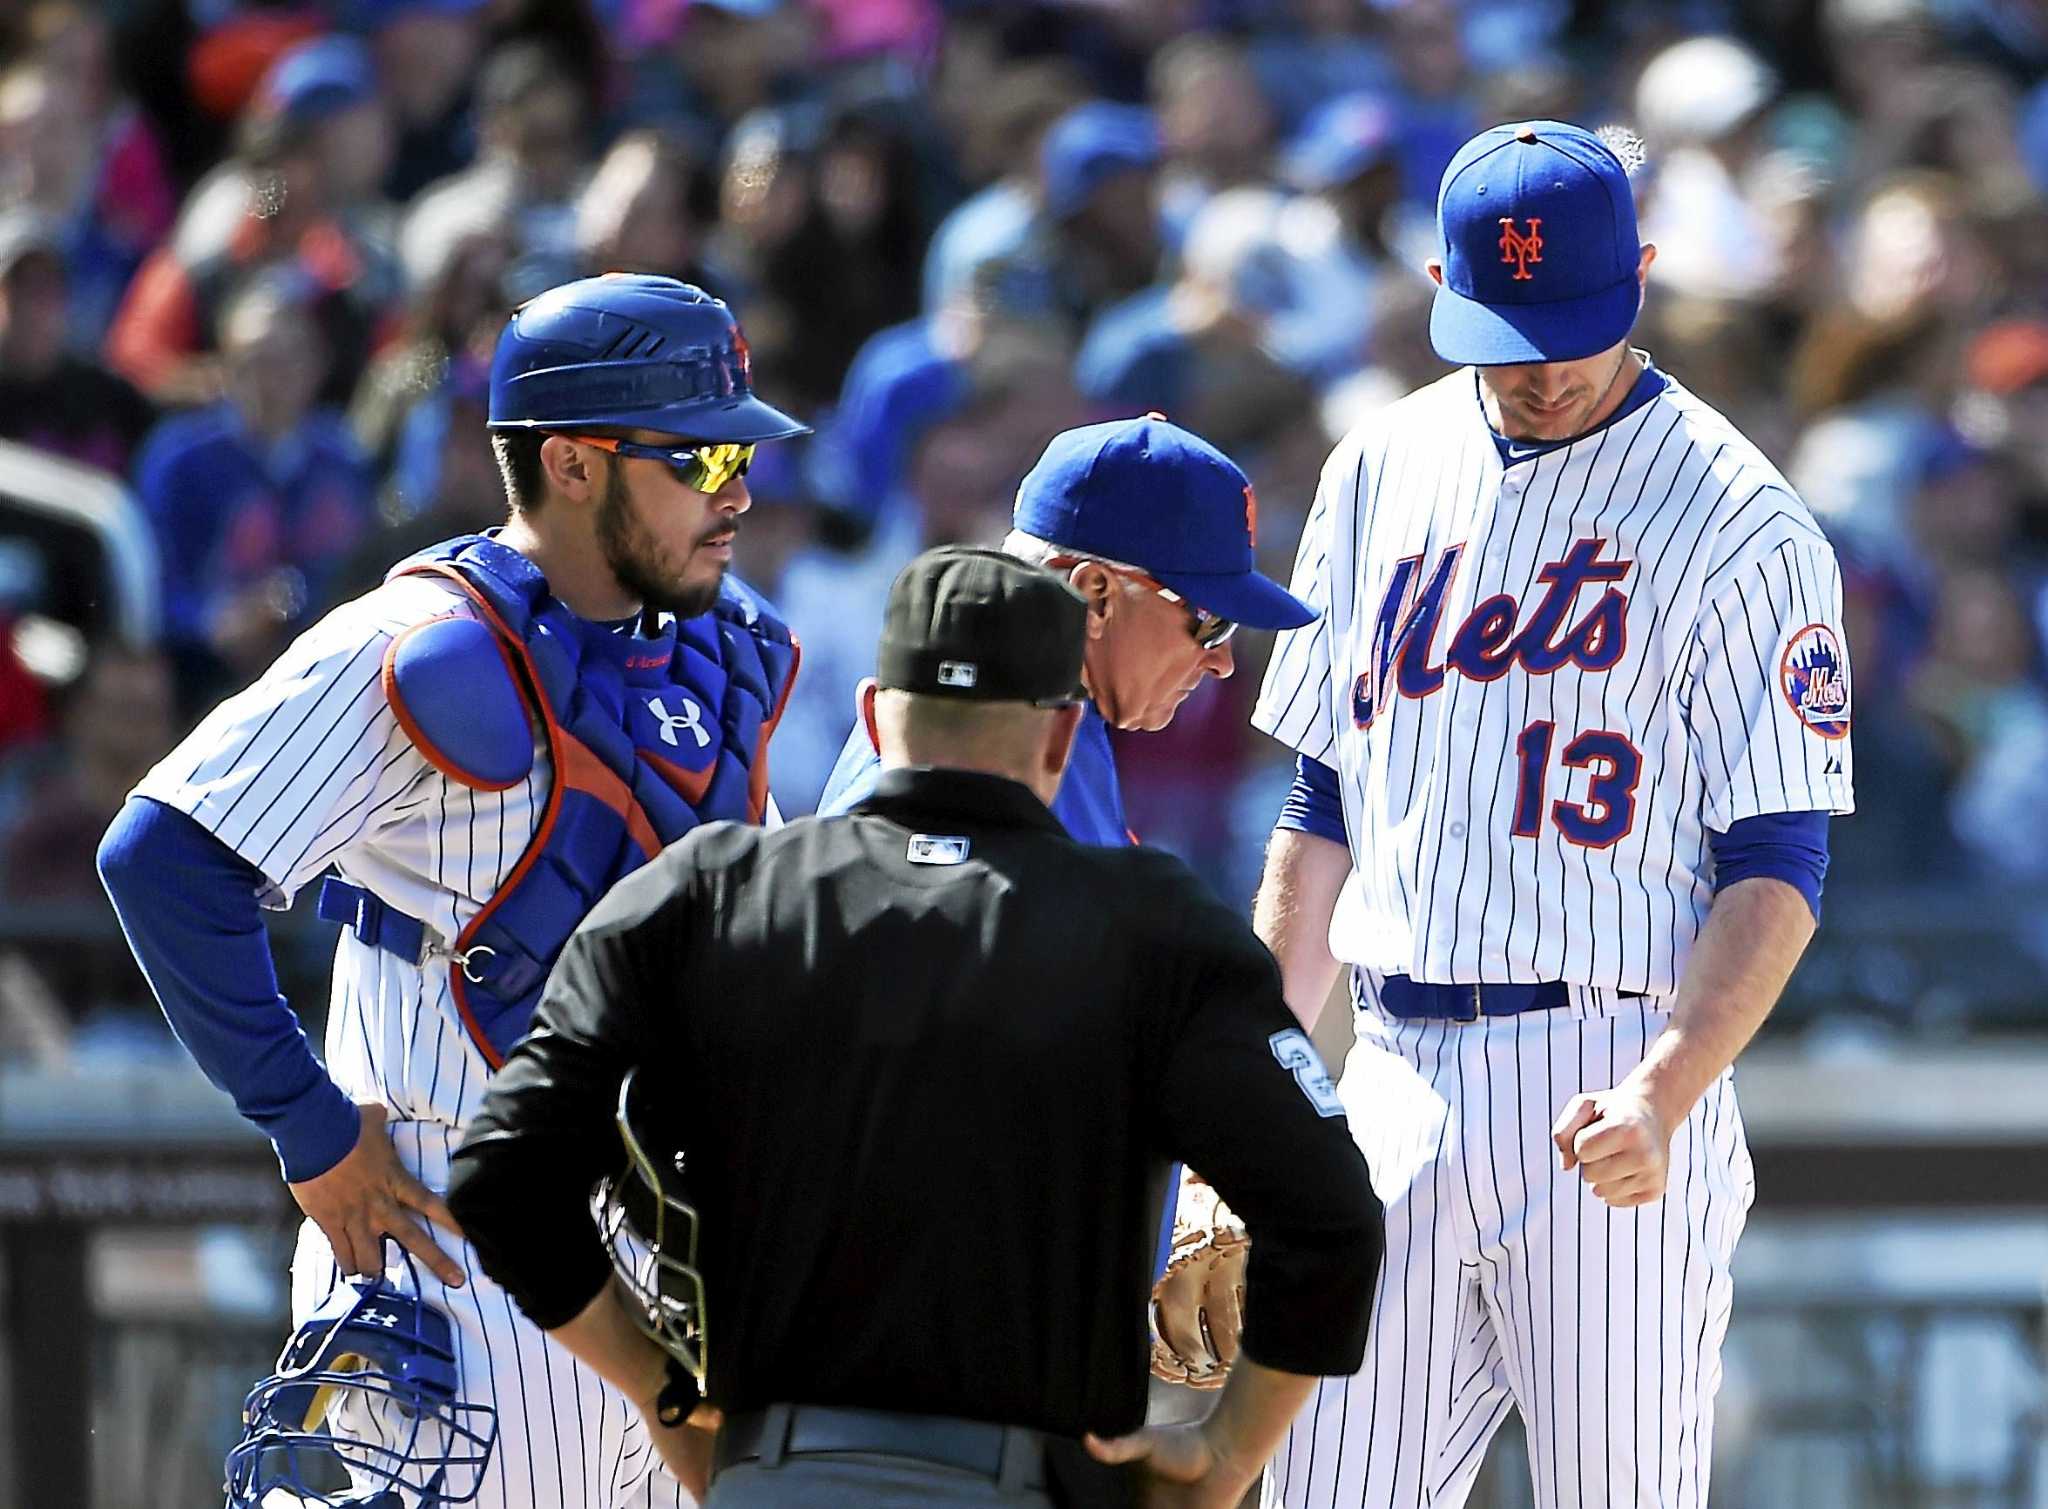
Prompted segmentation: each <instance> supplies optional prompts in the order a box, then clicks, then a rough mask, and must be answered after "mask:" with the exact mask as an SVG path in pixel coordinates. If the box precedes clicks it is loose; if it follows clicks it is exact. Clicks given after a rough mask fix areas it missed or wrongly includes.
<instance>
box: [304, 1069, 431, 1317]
mask: <svg viewBox="0 0 2048 1509" xmlns="http://www.w3.org/2000/svg"><path fill="white" fill-rule="evenodd" d="M356 1110H357V1112H358V1113H359V1114H360V1115H361V1117H362V1123H363V1125H362V1130H361V1131H360V1132H358V1133H357V1134H356V1145H355V1146H354V1147H352V1148H350V1149H349V1151H348V1156H347V1157H345V1158H343V1159H342V1160H341V1162H339V1163H337V1164H335V1165H334V1167H333V1168H330V1169H329V1170H328V1171H327V1172H326V1173H324V1174H319V1175H316V1176H315V1177H314V1178H311V1179H303V1180H301V1181H299V1182H298V1183H297V1184H289V1185H287V1186H286V1187H287V1188H288V1189H290V1190H291V1192H292V1198H293V1199H294V1200H296V1201H298V1202H299V1209H300V1210H303V1211H304V1212H305V1213H306V1214H307V1215H308V1216H309V1217H311V1218H312V1221H313V1224H314V1225H315V1226H318V1227H319V1228H320V1230H321V1231H322V1232H323V1233H324V1234H325V1235H326V1237H327V1244H328V1245H329V1246H330V1247H332V1248H333V1249H334V1261H335V1262H336V1263H337V1264H339V1265H340V1267H341V1271H342V1272H344V1273H350V1274H377V1273H381V1272H383V1270H384V1238H385V1237H387V1236H388V1237H390V1238H391V1239H392V1240H393V1241H395V1242H397V1243H398V1245H399V1246H401V1247H403V1248H404V1249H405V1250H406V1251H407V1252H409V1253H411V1254H412V1255H413V1256H414V1257H415V1258H417V1259H418V1260H419V1261H420V1262H422V1263H425V1264H426V1265H427V1267H429V1268H430V1269H432V1270H433V1272H434V1275H435V1277H437V1278H439V1279H440V1280H441V1282H442V1283H444V1284H447V1285H449V1286H450V1287H451V1288H458V1289H459V1288H461V1287H462V1267H461V1265H460V1264H459V1263H457V1262H456V1261H455V1259H454V1258H452V1257H450V1256H449V1255H448V1254H447V1253H446V1252H444V1251H442V1250H441V1247H440V1245H439V1244H438V1243H437V1242H435V1240H434V1238H433V1235H432V1234H431V1232H430V1231H429V1230H428V1228H427V1226H426V1225H425V1224H424V1223H423V1222H422V1221H421V1219H420V1218H421V1217H422V1216H424V1217H425V1218H426V1220H427V1221H431V1222H433V1223H434V1225H436V1226H439V1227H441V1228H442V1229H444V1230H446V1231H450V1232H453V1233H454V1234H455V1235H456V1236H458V1237H459V1236H461V1235H462V1228H461V1227H460V1226H458V1225H456V1224H455V1216H454V1213H453V1212H452V1211H450V1210H449V1209H448V1202H447V1201H445V1200H443V1199H442V1198H441V1197H440V1196H439V1195H437V1194H435V1193H434V1192H433V1191H432V1190H431V1189H428V1188H427V1187H426V1185H424V1184H422V1183H420V1181H419V1180H417V1179H415V1178H414V1177H413V1176H412V1175H411V1174H409V1173H407V1172H406V1171H405V1167H404V1165H403V1164H401V1163H400V1162H399V1161H398V1150H397V1149H396V1148H394V1147H392V1145H391V1137H390V1134H389V1133H387V1132H386V1131H385V1130H384V1117H385V1111H384V1107H382V1106H381V1105H378V1104H376V1103H375V1102H374V1101H372V1102H368V1103H365V1104H361V1105H358V1106H357V1107H356Z"/></svg>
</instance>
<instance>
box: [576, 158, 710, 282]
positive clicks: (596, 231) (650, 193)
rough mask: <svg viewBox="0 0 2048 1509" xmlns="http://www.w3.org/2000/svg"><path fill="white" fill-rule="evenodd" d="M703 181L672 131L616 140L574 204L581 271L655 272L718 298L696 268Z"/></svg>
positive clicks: (699, 167) (698, 165) (701, 170)
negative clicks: (713, 294) (678, 279)
mask: <svg viewBox="0 0 2048 1509" xmlns="http://www.w3.org/2000/svg"><path fill="white" fill-rule="evenodd" d="M708 178H709V175H708V173H707V171H706V168H705V165H704V163H703V161H702V160H701V159H699V158H698V157H697V156H696V154H694V153H693V152H692V151H691V150H690V148H689V147H688V145H687V144H685V142H684V141H683V139H682V137H680V136H678V135H676V134H675V133H673V132H668V131H659V130H651V129H643V130H638V131H629V132H627V133H626V134H625V135H624V136H621V137H620V138H619V139H618V140H617V141H615V142H613V143H612V146H611V150H610V151H608V152H606V153H605V155H604V160H603V161H602V162H600V163H599V164H598V166H597V171H596V172H595V173H593V174H592V175H591V178H590V182H588V183H587V184H585V185H584V186H583V193H582V196H581V197H580V198H579V199H578V200H577V202H576V255H577V259H578V261H579V263H580V264H581V270H582V271H583V272H585V273H599V272H650V273H658V274H660V275H661V276H663V277H670V278H681V279H682V280H683V281H684V282H685V283H695V284H696V285H697V286H698V287H699V288H708V289H709V290H710V291H711V292H713V293H716V292H717V291H718V290H717V287H716V285H715V283H713V282H710V281H707V280H708V279H709V274H707V273H706V272H705V271H704V269H703V268H702V266H700V264H699V251H700V249H701V248H702V245H703V239H704V231H705V226H704V224H703V220H702V209H703V200H704V198H705V197H706V194H707V193H708V189H709V183H708Z"/></svg>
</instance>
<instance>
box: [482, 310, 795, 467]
mask: <svg viewBox="0 0 2048 1509" xmlns="http://www.w3.org/2000/svg"><path fill="white" fill-rule="evenodd" d="M599 425H606V426H616V427H620V428H628V429H645V430H659V431H661V432H662V433H663V434H666V435H676V436H680V437H682V438H685V439H689V440H709V441H716V442H721V443H727V442H730V443H737V444H746V443H749V442H752V441H758V440H786V439H788V438H789V437H791V436H793V435H803V434H808V433H809V427H808V426H807V425H805V424H803V423H801V422H800V421H798V420H795V419H792V418H791V417H790V416H789V415H787V414H785V413H783V412H782V410H780V409H778V408H776V407H774V406H773V405H772V404H767V403H763V402H762V401H761V400H760V399H758V398H756V397H755V396H754V375H753V370H752V366H751V361H750V359H749V357H748V355H747V338H746V337H745V336H744V335H742V334H741V333H740V327H739V321H737V320H735V319H734V318H733V314H732V310H730V309H729V308H727V307H726V305H725V304H724V303H723V302H721V301H720V300H718V299H714V298H713V297H711V295H710V294H708V293H706V292H705V291H704V290H703V289H701V288H697V287H695V286H693V285H691V284H689V283H683V282H678V281H677V280H676V279H674V278H658V277H653V276H650V275H647V274H643V273H624V272H609V273H606V274H604V276H602V277H598V278H580V279H578V280H577V281H576V282H574V283H564V284H563V285H562V286H561V287H559V288H550V289H549V290H548V291H547V292H546V293H544V294H541V295H539V296H538V297H536V298H532V299H529V300H527V301H526V302H525V303H524V304H521V305H520V306H519V308H518V309H516V310H515V311H513V314H512V319H511V322H510V323H509V324H507V325H506V326H505V332H504V334H502V335H501V336H499V337H498V350H497V354H496V356H494V357H493V358H492V360H491V419H490V426H491V428H492V429H494V430H520V429H542V430H574V429H586V428H591V427H594V426H599Z"/></svg>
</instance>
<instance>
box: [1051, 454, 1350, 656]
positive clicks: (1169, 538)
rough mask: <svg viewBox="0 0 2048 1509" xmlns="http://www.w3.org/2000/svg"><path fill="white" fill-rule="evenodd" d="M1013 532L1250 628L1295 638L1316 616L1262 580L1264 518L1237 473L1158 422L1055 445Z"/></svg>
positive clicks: (1245, 481)
mask: <svg viewBox="0 0 2048 1509" xmlns="http://www.w3.org/2000/svg"><path fill="white" fill-rule="evenodd" d="M1011 522H1012V523H1013V524H1014V525H1015V526H1016V527H1017V528H1018V529H1021V530H1023V531H1024V533H1026V534H1029V535H1036V536H1037V537H1038V538H1039V539H1041V540H1047V541H1050V542H1051V543H1053V544H1055V545H1064V546H1066V547H1067V548H1068V549H1069V550H1075V551H1079V552H1080V553H1082V554H1084V555H1099V556H1106V557H1108V558H1109V559H1110V560H1113V561H1121V562H1123V563H1124V564H1125V565H1129V566H1136V567H1137V568H1138V569H1139V570H1141V571H1144V572H1146V573H1147V574H1149V575H1151V576H1152V577H1154V578H1156V579H1157V580H1158V581H1159V582H1160V583H1161V585H1163V586H1167V587H1171V588H1172V589H1173V590H1174V591H1176V592H1178V593H1179V594H1180V595H1181V596H1182V597H1185V598H1186V599H1187V600H1188V601H1189V602H1191V603H1193V604H1194V605H1195V606H1196V607H1198V608H1204V609H1206V610H1208V611H1209V612H1211V613H1214V614H1216V615H1217V616H1218V617H1221V618H1228V619H1230V620H1232V621H1233V622H1235V623H1241V624H1248V625H1250V626H1251V627H1252V628H1254V629H1298V628H1300V627H1301V626H1302V625H1303V624H1305V623H1311V622H1313V621H1314V619H1315V616H1316V613H1315V609H1313V608H1311V607H1309V606H1308V604H1306V603H1304V602H1302V601H1301V599H1299V598H1298V597H1295V596H1294V595H1293V594H1292V593H1290V592H1288V591H1287V590H1286V589H1285V588H1283V587H1281V586H1280V585H1279V583H1277V582H1274V581H1270V580H1268V579H1267V578H1266V577H1263V576H1261V575H1259V573H1258V571H1257V569H1256V567H1255V565H1254V562H1253V556H1252V546H1253V544H1254V542H1255V539H1256V535H1257V529H1258V522H1259V509H1258V501H1257V499H1256V498H1255V497H1254V496H1253V494H1252V485H1251V482H1250V480H1249V479H1248V478H1246V476H1245V474H1244V472H1243V471H1242V470H1240V469H1239V467H1238V465H1237V463H1236V462H1235V461H1232V460H1231V459H1230V458H1229V457H1228V456H1226V455H1224V454H1223V452H1221V451H1219V450H1217V449H1216V447H1215V446H1213V445H1211V444H1209V442H1208V441H1206V440H1204V439H1203V438H1202V437H1201V436H1199V435H1196V434H1193V433H1191V432H1190V431H1187V430H1184V429H1182V428H1181V427H1180V426H1179V425H1177V424H1169V423H1168V422H1167V421H1166V420H1165V419H1163V418H1161V417H1160V416H1159V415H1157V414H1147V415H1146V416H1145V417H1144V418H1142V419H1116V420H1111V421H1110V422H1109V423H1107V424H1091V425H1085V426H1083V427H1082V428H1080V429H1077V430H1065V431H1062V432H1061V433H1060V434H1057V435H1055V436H1053V437H1052V440H1051V442H1050V443H1049V444H1048V445H1047V446H1046V448H1045V454H1044V455H1042V456H1040V457H1039V458H1038V464H1037V465H1036V466H1034V467H1032V468H1031V470H1030V472H1029V473H1028V474H1027V475H1026V476H1025V478H1024V481H1023V484H1022V485H1021V486H1019V487H1018V489H1017V507H1016V509H1015V511H1014V513H1013V514H1012V515H1011Z"/></svg>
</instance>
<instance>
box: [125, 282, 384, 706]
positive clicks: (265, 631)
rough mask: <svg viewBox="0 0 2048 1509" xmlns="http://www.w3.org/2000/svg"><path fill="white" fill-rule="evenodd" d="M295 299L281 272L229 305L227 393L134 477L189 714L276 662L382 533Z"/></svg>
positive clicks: (159, 443) (163, 436)
mask: <svg viewBox="0 0 2048 1509" xmlns="http://www.w3.org/2000/svg"><path fill="white" fill-rule="evenodd" d="M295 292H296V291H295V290H294V289H293V288H292V287H291V286H290V283H289V280H288V279H285V278H281V277H272V278H268V279H261V280H258V281H256V282H254V283H252V284H250V285H248V286H247V287H245V288H244V289H243V290H242V291H241V292H239V293H238V294H237V295H236V296H235V297H234V298H233V299H232V300H231V301H230V302H229V304H228V306H227V309H226V311H225V312H224V313H223V315H222V317H221V358H222V370H223V374H224V382H225V388H226V393H225V396H224V397H223V398H222V399H221V400H220V401H219V402H217V403H215V404H212V405H210V406H208V407H206V408H204V409H200V410H198V411H196V412H194V413H191V414H182V415H178V416H176V417H174V418H171V419H167V420H165V421H164V423H163V424H162V425H160V426H159V427H158V428H157V430H156V431H155V432H154V433H153V434H152V435H151V436H150V437H149V441H148V443H147V444H146V445H145V446H144V448H143V453H142V459H141V461H140V462H139V463H138V465H137V468H136V489H137V491H138V493H139V494H140V495H141V501H142V506H143V508H144V510H145V511H146V512H147V514H148V517H149V522H150V527H151V530H152V532H153V533H154V534H155V536H156V542H157V550H158V554H159V556H160V557H161V561H162V569H163V614H164V642H165V644H166V646H167V648H169V650H170V651H171V653H172V655H173V657H174V661H175V663H176V665H177V669H178V672H179V682H180V693H181V700H182V702H183V704H184V705H185V706H192V705H195V704H197V703H203V702H206V701H209V700H211V699H212V698H213V697H214V696H216V695H217V694H219V693H220V692H221V691H223V690H229V689H232V687H233V686H235V685H239V684H240V682H241V681H243V680H246V679H247V678H248V677H249V676H250V675H252V674H253V673H254V672H255V671H257V670H259V669H261V668H262V667H263V666H264V665H265V664H267V663H268V662H269V661H270V660H271V659H273V658H274V657H275V656H276V654H277V653H278V651H279V650H281V649H282V648H283V647H284V643H285V641H286V640H287V639H288V638H289V637H290V635H291V634H292V632H293V631H294V630H295V628H296V627H297V626H299V625H300V624H302V623H303V622H305V621H306V620H307V618H308V617H309V615H312V614H314V613H316V612H317V611H318V610H320V609H321V608H322V607H323V606H324V605H325V604H326V601H327V593H328V587H329V584H330V578H331V576H332V575H333V573H334V572H335V570H336V568H337V567H338V566H339V565H340V564H341V562H342V560H343V559H344V558H345V557H346V556H347V554H348V553H349V551H350V550H351V549H352V548H353V547H354V546H355V545H356V544H357V543H358V542H359V541H360V540H361V539H362V538H363V536H364V535H365V533H366V532H367V531H368V529H369V527H370V524H371V519H372V504H371V490H372V479H371V476H370V471H369V468H368V467H367V466H366V465H365V464H364V461H363V457H362V453H361V451H360V450H359V449H358V448H357V446H356V443H355V439H354V437H353V436H352V435H351V434H350V433H349V430H348V427H347V424H346V423H345V421H344V420H343V418H342V416H341V415H340V414H339V413H338V412H337V411H335V410H333V409H331V408H327V407H323V406H321V405H319V404H318V403H317V395H318V393H319V391H320V386H321V380H322V377H323V375H324V373H323V368H324V366H325V356H324V353H323V352H322V350H321V343H320V336H319V332H318V329H317V327H316V326H315V324H314V322H313V320H312V318H311V316H310V315H309V313H308V312H307V310H306V308H305V307H304V305H303V304H302V303H301V302H299V300H298V299H297V298H296V297H295Z"/></svg>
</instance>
